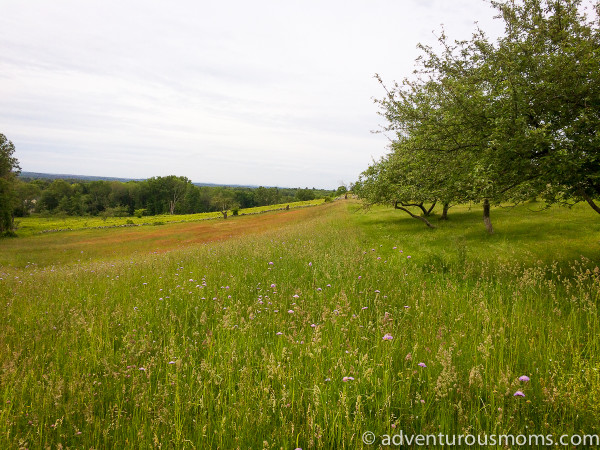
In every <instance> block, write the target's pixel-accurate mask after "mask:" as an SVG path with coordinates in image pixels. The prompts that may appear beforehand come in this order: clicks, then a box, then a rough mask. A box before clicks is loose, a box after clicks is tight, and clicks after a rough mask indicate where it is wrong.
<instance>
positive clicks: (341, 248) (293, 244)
mask: <svg viewBox="0 0 600 450" xmlns="http://www.w3.org/2000/svg"><path fill="white" fill-rule="evenodd" d="M314 211H315V213H314V214H313V215H312V218H310V219H307V220H304V221H302V222H300V223H297V224H295V225H294V226H291V227H288V228H285V229H279V230H277V231H276V232H272V233H267V234H262V235H260V236H254V237H250V238H249V237H247V236H246V237H244V238H236V239H231V240H228V241H225V242H218V243H211V244H207V245H202V246H199V247H196V248H192V249H186V250H180V251H174V252H170V253H167V254H162V255H152V254H148V255H133V256H128V257H127V258H120V259H114V260H112V261H110V262H106V261H104V262H91V263H90V262H87V263H82V264H69V265H64V266H55V267H52V266H49V267H46V268H38V267H36V266H31V267H28V268H25V269H18V270H17V269H9V268H4V269H3V270H2V273H1V274H0V278H2V280H0V283H1V284H2V286H1V289H0V300H1V301H2V310H1V312H0V321H1V323H3V326H2V328H0V361H1V363H2V369H1V371H0V401H1V404H0V447H2V448H19V447H23V448H25V447H27V448H44V447H46V446H49V447H57V446H59V445H62V446H63V447H73V448H90V447H94V448H125V447H135V448H152V447H157V448H160V447H162V448H280V447H282V448H292V449H293V448H296V447H301V448H304V449H308V448H360V447H362V446H363V444H362V442H361V435H362V434H363V432H365V431H367V430H371V431H373V432H375V433H376V434H377V435H382V434H394V433H397V432H399V430H403V431H404V433H411V432H415V433H423V434H427V433H434V434H437V433H455V434H461V433H471V434H478V433H483V432H485V433H488V434H493V433H494V434H515V435H516V434H534V433H536V434H544V435H547V434H555V435H561V434H577V433H598V432H599V431H600V430H599V429H598V428H599V425H598V424H599V423H600V402H599V401H598V400H599V399H600V374H599V372H598V370H599V369H600V359H599V357H600V337H599V331H600V324H599V321H598V301H599V300H600V294H599V293H600V273H599V269H597V268H596V266H597V264H598V261H597V260H591V259H589V258H581V257H577V258H573V259H570V260H568V262H567V260H560V261H558V260H554V261H552V260H551V258H550V259H548V260H543V261H540V262H537V258H536V252H538V251H539V248H538V246H539V245H540V244H539V243H536V242H534V240H531V242H529V241H528V240H527V239H526V238H522V239H523V240H522V241H521V245H522V248H521V249H520V250H519V249H515V250H514V252H513V255H512V257H511V258H503V257H501V256H500V255H499V254H498V252H496V251H492V250H491V249H493V248H494V246H497V247H498V248H499V249H508V248H512V246H513V245H516V244H515V241H511V238H510V236H509V235H506V236H500V237H492V238H487V237H486V236H485V235H484V234H483V231H482V233H481V234H480V235H477V236H475V235H474V234H473V235H470V234H469V233H471V232H472V233H476V232H475V231H474V228H473V229H466V228H465V227H464V226H462V227H460V226H459V225H457V224H456V222H457V221H460V220H462V219H459V218H458V217H456V216H458V214H455V218H454V219H453V220H454V222H451V223H450V224H449V225H444V227H446V228H444V227H442V228H441V229H439V230H434V233H435V232H437V233H438V234H437V236H438V238H439V239H441V240H442V241H443V242H439V241H436V240H435V238H434V236H435V234H432V233H431V232H430V231H429V230H424V229H423V230H421V228H419V229H418V231H417V230H416V229H415V230H416V231H414V233H413V232H412V231H411V230H412V226H413V223H412V222H410V221H397V215H395V216H387V212H386V211H384V210H376V211H372V212H370V213H368V214H364V213H361V212H357V211H356V210H355V208H354V207H353V206H350V207H346V206H345V205H344V204H342V202H340V203H338V204H334V205H324V206H322V207H319V208H315V209H314ZM465 214H469V213H468V211H466V212H465ZM514 214H515V216H516V217H518V221H523V223H526V222H528V221H529V220H530V218H528V217H525V214H524V213H523V212H518V211H517V213H514ZM552 214H554V212H553V213H552ZM557 214H559V215H560V214H561V213H560V212H559V213H557ZM563 214H565V216H564V217H565V218H566V217H568V213H567V212H563ZM592 221H593V219H591V216H586V215H585V213H581V217H580V219H579V222H580V223H579V225H581V226H578V227H576V228H577V229H578V230H579V231H581V230H582V229H583V230H588V228H586V227H588V225H587V224H588V223H590V222H592ZM477 225H479V224H478V223H477ZM455 226H456V227H458V228H460V229H462V230H463V233H462V235H461V236H459V239H460V240H459V241H453V240H452V239H454V238H452V237H451V236H450V234H451V233H450V229H451V228H452V227H455ZM474 226H475V225H474ZM536 226H540V227H544V226H545V223H540V224H539V225H536ZM549 226H555V225H549ZM500 228H501V227H500ZM445 229H446V231H444V230H445ZM594 232H595V231H594V230H591V231H589V230H588V238H593V237H594ZM445 233H448V234H445ZM498 233H500V232H498ZM540 233H541V231H540ZM578 236H579V235H578V234H576V233H575V234H574V233H569V232H565V233H564V234H563V235H562V236H561V237H560V239H563V240H564V241H565V242H570V244H568V245H570V246H571V250H569V253H568V254H569V255H575V254H577V253H578V252H579V251H578V250H577V248H579V250H581V252H579V253H580V254H583V255H584V254H585V252H586V248H585V246H579V247H578V246H577V245H576V244H575V243H574V242H572V241H570V240H569V238H570V237H572V238H573V241H577V240H578ZM427 237H429V238H427ZM420 239H421V242H419V240H420ZM553 239H556V238H553ZM528 243H529V244H530V245H529V246H528V245H527V244H528ZM436 246H438V247H440V248H444V249H445V253H444V252H441V253H440V252H437V251H434V249H435V247H436ZM472 249H476V250H477V251H473V250H472ZM479 250H482V251H479ZM483 250H485V251H483ZM436 254H438V255H439V258H438V259H436V258H435V257H434V255H436ZM532 254H533V257H532ZM384 337H386V339H384ZM390 338H391V339H390ZM522 375H527V376H528V377H529V378H530V381H529V382H524V381H519V377H520V376H522ZM516 391H521V392H523V393H524V395H525V397H515V396H514V394H515V392H516Z"/></svg>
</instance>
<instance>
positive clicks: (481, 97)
mask: <svg viewBox="0 0 600 450" xmlns="http://www.w3.org/2000/svg"><path fill="white" fill-rule="evenodd" d="M490 3H491V4H492V5H493V6H494V8H495V9H496V10H497V12H498V16H497V17H498V19H499V20H503V22H504V27H505V29H504V34H503V36H501V37H500V38H499V39H498V40H497V41H496V42H491V41H490V39H489V38H488V37H487V36H486V35H485V33H484V32H483V31H482V30H480V29H477V30H476V31H475V32H474V33H473V35H472V38H471V39H470V40H466V41H453V42H452V41H450V40H449V39H448V38H447V36H446V35H445V34H444V33H442V34H441V36H440V38H439V44H440V49H441V50H438V51H436V50H435V49H433V48H432V47H428V46H420V48H421V50H422V56H421V57H420V58H419V59H418V60H417V61H416V64H417V67H416V70H415V72H414V75H413V77H411V78H405V79H404V80H403V82H402V83H394V84H393V86H392V87H389V88H388V87H387V86H386V85H385V84H384V83H383V81H382V80H381V78H380V77H379V76H377V78H378V79H379V81H380V82H381V84H382V86H383V87H384V89H385V91H386V95H385V96H384V98H383V99H381V100H377V102H378V104H379V106H380V108H381V109H380V114H381V115H382V117H384V119H385V121H386V123H385V125H384V127H383V128H384V131H386V132H392V133H393V134H394V136H393V139H392V144H391V146H390V149H391V153H390V154H389V155H387V156H386V157H384V158H383V159H382V160H380V161H377V162H374V164H373V165H372V166H371V167H370V168H369V169H367V170H366V171H365V172H363V174H362V175H361V177H360V179H359V181H358V183H357V188H358V189H357V192H358V194H359V195H360V196H361V197H362V198H364V199H365V200H366V201H367V202H369V203H392V204H396V205H397V204H423V203H424V202H435V201H442V202H443V203H444V204H445V205H448V204H449V203H458V202H464V201H473V202H482V203H483V204H484V210H485V206H486V205H487V207H488V211H489V204H490V202H491V203H500V202H504V201H514V202H519V201H522V200H525V199H528V198H532V197H542V198H544V199H545V200H546V201H548V202H549V203H553V202H561V203H568V204H572V203H574V202H578V201H583V200H585V201H587V202H588V203H589V204H590V206H592V207H593V208H594V209H595V210H596V211H597V212H599V213H600V209H599V208H598V206H597V205H596V204H595V203H594V199H596V198H598V197H599V196H600V150H599V149H600V145H599V144H600V138H599V137H598V130H599V129H600V127H599V125H600V71H599V70H598V68H599V67H600V32H599V26H598V25H599V24H598V13H599V12H600V6H599V5H600V4H599V3H598V2H596V3H595V9H596V16H595V17H594V18H593V19H589V18H588V17H587V16H586V15H585V14H583V13H582V2H581V1H580V0H515V1H504V2H501V1H491V2H490ZM487 219H488V220H489V216H488V218H487ZM489 230H490V231H491V224H490V226H489Z"/></svg>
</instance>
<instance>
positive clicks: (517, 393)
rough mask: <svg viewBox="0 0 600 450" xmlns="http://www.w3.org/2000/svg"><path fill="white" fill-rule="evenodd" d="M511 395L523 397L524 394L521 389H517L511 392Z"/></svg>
mask: <svg viewBox="0 0 600 450" xmlns="http://www.w3.org/2000/svg"><path fill="white" fill-rule="evenodd" d="M513 397H525V394H523V393H522V392H521V391H517V392H515V393H514V394H513Z"/></svg>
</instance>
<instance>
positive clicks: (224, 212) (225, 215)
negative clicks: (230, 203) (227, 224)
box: [221, 211, 227, 219]
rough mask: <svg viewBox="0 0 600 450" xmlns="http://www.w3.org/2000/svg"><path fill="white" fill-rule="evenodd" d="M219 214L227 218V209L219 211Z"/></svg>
mask: <svg viewBox="0 0 600 450" xmlns="http://www.w3.org/2000/svg"><path fill="white" fill-rule="evenodd" d="M221 214H223V219H227V211H221Z"/></svg>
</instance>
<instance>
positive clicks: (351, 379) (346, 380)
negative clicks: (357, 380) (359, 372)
mask: <svg viewBox="0 0 600 450" xmlns="http://www.w3.org/2000/svg"><path fill="white" fill-rule="evenodd" d="M342 381H343V382H344V383H347V382H348V381H354V377H344V378H342Z"/></svg>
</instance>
